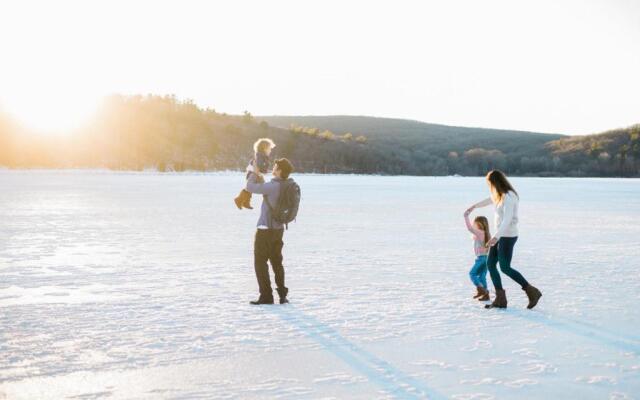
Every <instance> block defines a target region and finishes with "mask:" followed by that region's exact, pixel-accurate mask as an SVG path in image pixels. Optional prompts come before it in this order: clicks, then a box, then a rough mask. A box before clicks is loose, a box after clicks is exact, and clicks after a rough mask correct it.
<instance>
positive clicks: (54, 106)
mask: <svg viewBox="0 0 640 400" xmlns="http://www.w3.org/2000/svg"><path fill="white" fill-rule="evenodd" d="M9 100H11V99H9ZM96 106H97V102H91V101H87V99H85V98H65V97H64V96H60V97H55V96H42V95H39V96H30V98H29V99H15V101H7V102H5V103H3V104H2V108H3V109H4V110H5V111H7V112H8V113H9V114H10V115H11V116H13V117H14V118H15V119H16V120H17V122H19V123H20V124H22V125H23V126H24V127H25V128H26V129H28V130H30V131H32V132H34V133H37V134H42V135H64V134H68V133H72V132H73V131H74V130H76V129H78V128H81V127H82V126H83V125H84V124H86V123H87V122H88V121H89V119H90V118H91V117H92V116H93V114H94V113H95V110H96Z"/></svg>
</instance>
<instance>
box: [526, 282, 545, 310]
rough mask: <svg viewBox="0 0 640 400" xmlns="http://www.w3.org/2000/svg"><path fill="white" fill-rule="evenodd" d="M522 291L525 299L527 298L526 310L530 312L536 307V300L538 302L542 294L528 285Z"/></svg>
mask: <svg viewBox="0 0 640 400" xmlns="http://www.w3.org/2000/svg"><path fill="white" fill-rule="evenodd" d="M522 290H524V292H525V293H526V294H527V297H528V298H529V305H527V308H528V309H529V310H531V309H532V308H533V307H535V306H536V304H538V300H540V297H542V293H540V291H539V290H538V289H536V288H535V287H533V286H531V285H528V286H527V287H526V288H524V289H522Z"/></svg>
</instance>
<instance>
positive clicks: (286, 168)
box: [276, 158, 293, 179]
mask: <svg viewBox="0 0 640 400" xmlns="http://www.w3.org/2000/svg"><path fill="white" fill-rule="evenodd" d="M276 165H277V166H278V169H279V170H280V175H281V177H282V179H288V178H289V174H291V173H292V172H293V164H291V161H289V160H287V159H286V158H279V159H277V160H276Z"/></svg>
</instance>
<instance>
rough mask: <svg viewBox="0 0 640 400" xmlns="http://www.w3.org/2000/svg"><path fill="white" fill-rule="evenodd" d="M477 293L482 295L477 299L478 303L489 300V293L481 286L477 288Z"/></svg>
mask: <svg viewBox="0 0 640 400" xmlns="http://www.w3.org/2000/svg"><path fill="white" fill-rule="evenodd" d="M478 291H482V294H481V295H480V296H479V297H478V301H487V300H490V297H489V291H488V290H487V289H485V288H483V287H482V286H478Z"/></svg>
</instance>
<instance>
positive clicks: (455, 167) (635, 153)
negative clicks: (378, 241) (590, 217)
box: [257, 116, 640, 176]
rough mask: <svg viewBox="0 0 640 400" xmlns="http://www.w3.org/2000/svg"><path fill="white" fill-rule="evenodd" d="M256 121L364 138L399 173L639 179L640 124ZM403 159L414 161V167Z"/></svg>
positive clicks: (273, 118)
mask: <svg viewBox="0 0 640 400" xmlns="http://www.w3.org/2000/svg"><path fill="white" fill-rule="evenodd" d="M257 118H258V119H260V120H264V121H267V122H268V123H270V124H271V125H274V126H279V127H291V126H313V127H317V128H319V129H320V130H329V131H333V132H335V133H336V134H343V133H345V132H349V133H351V134H353V135H359V134H364V135H366V136H367V139H368V140H367V142H368V144H369V146H370V147H371V148H372V151H375V152H387V153H388V155H389V157H390V158H391V159H393V160H394V163H396V165H400V166H401V167H400V168H401V169H409V170H414V169H416V167H417V165H421V166H422V167H424V168H426V169H428V166H431V171H432V174H434V175H440V174H443V171H445V170H446V171H447V173H449V174H452V173H458V174H463V175H477V174H482V171H486V170H487V169H489V168H501V169H504V170H506V171H507V172H509V173H511V174H518V175H536V176H639V175H640V168H639V161H640V138H639V137H640V125H635V126H632V127H628V128H623V129H616V130H612V131H608V132H604V133H601V134H595V135H585V136H567V135H560V134H544V133H537V132H525V131H511V130H498V129H486V128H468V127H455V126H447V125H438V124H430V123H424V122H420V121H412V120H403V119H392V118H374V117H363V116H261V117H257ZM405 160H414V161H415V162H414V165H408V164H407V163H406V161H405ZM423 171H424V169H423ZM421 173H422V172H419V173H418V174H421Z"/></svg>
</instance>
